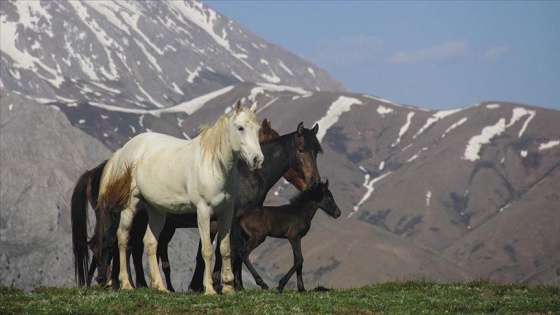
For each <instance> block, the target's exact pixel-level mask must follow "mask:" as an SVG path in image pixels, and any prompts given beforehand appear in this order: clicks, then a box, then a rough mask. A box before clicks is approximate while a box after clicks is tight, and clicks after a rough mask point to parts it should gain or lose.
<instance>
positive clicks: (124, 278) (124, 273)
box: [117, 197, 138, 290]
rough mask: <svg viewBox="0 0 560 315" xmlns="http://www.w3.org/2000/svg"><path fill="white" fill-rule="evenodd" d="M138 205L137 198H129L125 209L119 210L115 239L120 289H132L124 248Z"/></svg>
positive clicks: (126, 245) (126, 244)
mask: <svg viewBox="0 0 560 315" xmlns="http://www.w3.org/2000/svg"><path fill="white" fill-rule="evenodd" d="M137 205H138V199H137V198H134V197H133V198H131V199H130V203H129V205H128V207H127V208H126V209H124V210H123V211H122V212H121V219H120V222H119V228H118V229H117V239H118V243H119V262H120V270H119V282H120V283H121V287H122V289H125V290H132V289H133V287H132V284H130V281H129V277H128V268H127V266H128V262H127V259H126V248H127V247H128V240H129V238H130V227H131V226H132V219H134V215H135V214H136V211H137V209H136V207H137Z"/></svg>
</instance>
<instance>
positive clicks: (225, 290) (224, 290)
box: [222, 285, 235, 294]
mask: <svg viewBox="0 0 560 315" xmlns="http://www.w3.org/2000/svg"><path fill="white" fill-rule="evenodd" d="M222 293H224V294H233V293H235V289H234V288H233V286H232V285H224V286H223V287H222Z"/></svg>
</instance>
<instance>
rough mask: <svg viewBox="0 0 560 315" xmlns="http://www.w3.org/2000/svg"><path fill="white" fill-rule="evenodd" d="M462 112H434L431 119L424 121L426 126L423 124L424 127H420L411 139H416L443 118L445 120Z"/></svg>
mask: <svg viewBox="0 0 560 315" xmlns="http://www.w3.org/2000/svg"><path fill="white" fill-rule="evenodd" d="M462 110H464V108H459V109H452V110H442V111H438V112H436V113H435V114H434V115H432V117H430V118H428V120H427V121H426V124H424V126H422V128H420V130H418V132H417V133H416V134H415V135H414V136H413V137H412V139H416V138H417V137H418V136H419V135H420V134H422V133H423V132H424V131H425V130H426V129H428V128H430V127H431V126H432V125H433V124H435V123H437V122H438V121H440V120H442V119H443V118H445V117H447V116H451V115H453V114H455V113H458V112H460V111H462Z"/></svg>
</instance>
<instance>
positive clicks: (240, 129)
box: [237, 126, 245, 131]
mask: <svg viewBox="0 0 560 315" xmlns="http://www.w3.org/2000/svg"><path fill="white" fill-rule="evenodd" d="M237 130H239V131H243V130H245V129H243V127H242V126H239V127H237Z"/></svg>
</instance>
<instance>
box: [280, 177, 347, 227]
mask: <svg viewBox="0 0 560 315" xmlns="http://www.w3.org/2000/svg"><path fill="white" fill-rule="evenodd" d="M309 201H314V202H317V208H321V209H323V210H324V211H325V212H326V213H327V214H328V215H330V216H331V217H333V218H338V217H340V215H341V213H342V212H341V211H340V208H338V205H337V204H336V202H335V201H334V197H333V195H332V193H331V191H330V190H329V180H327V181H326V182H324V183H323V182H319V183H317V184H315V185H313V186H312V187H310V188H309V189H307V190H305V191H303V192H300V193H299V194H298V195H297V196H296V197H294V198H293V199H291V200H290V204H292V205H293V206H296V207H299V206H302V205H304V204H307V203H308V202H309ZM317 208H313V209H315V210H316V209H317Z"/></svg>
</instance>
